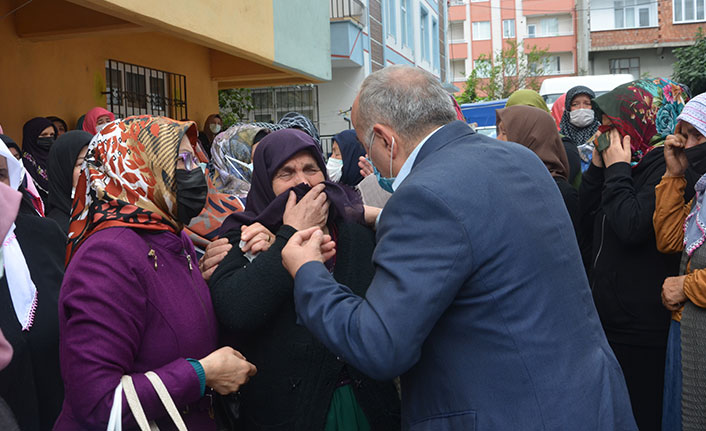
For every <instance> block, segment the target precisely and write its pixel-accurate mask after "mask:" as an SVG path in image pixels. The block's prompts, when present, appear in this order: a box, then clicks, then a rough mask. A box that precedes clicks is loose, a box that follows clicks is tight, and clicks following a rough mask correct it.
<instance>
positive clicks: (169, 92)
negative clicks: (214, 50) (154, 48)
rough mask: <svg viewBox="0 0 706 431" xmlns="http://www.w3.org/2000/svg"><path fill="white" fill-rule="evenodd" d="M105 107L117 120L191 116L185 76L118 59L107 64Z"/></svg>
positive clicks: (108, 61) (179, 118) (178, 118)
mask: <svg viewBox="0 0 706 431" xmlns="http://www.w3.org/2000/svg"><path fill="white" fill-rule="evenodd" d="M105 78H106V79H105V82H106V85H105V87H106V91H105V94H106V105H107V108H108V110H109V111H110V112H112V113H113V114H115V116H116V117H128V116H131V115H163V116H167V117H171V118H175V119H177V120H181V119H182V118H186V117H188V115H187V110H186V76H184V75H178V74H175V73H169V72H164V71H162V70H156V69H150V68H148V67H144V66H138V65H135V64H129V63H123V62H120V61H116V60H107V61H106V62H105Z"/></svg>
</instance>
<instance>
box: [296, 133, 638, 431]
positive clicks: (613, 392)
mask: <svg viewBox="0 0 706 431" xmlns="http://www.w3.org/2000/svg"><path fill="white" fill-rule="evenodd" d="M377 241H378V243H377V247H376V249H375V253H374V255H373V261H374V263H375V266H376V273H375V277H374V279H373V281H372V284H371V286H370V288H369V289H368V291H367V294H366V297H365V298H361V297H358V296H356V295H353V294H352V293H351V292H350V290H349V289H348V288H346V287H345V286H341V285H339V284H337V283H336V282H335V281H334V279H333V278H332V277H331V276H330V275H329V272H328V271H327V270H326V268H325V267H324V265H322V264H320V263H318V262H309V263H307V264H305V265H304V266H302V268H301V269H300V270H299V272H298V273H297V274H296V278H295V289H294V298H295V303H296V307H297V313H298V316H299V318H300V319H301V321H302V322H303V324H305V325H306V327H307V328H308V329H309V330H310V331H311V332H312V333H314V335H316V336H317V337H318V338H319V339H320V340H321V341H322V342H323V343H324V344H325V345H326V346H327V347H328V348H329V349H330V350H331V351H332V352H334V353H336V354H337V355H339V356H341V357H342V358H343V360H345V361H347V362H348V363H350V364H352V365H353V366H354V367H356V368H357V369H359V370H361V371H363V372H364V373H367V374H368V375H370V376H371V377H373V378H377V379H391V378H393V377H395V376H397V375H401V385H402V409H403V412H402V416H403V418H402V427H403V429H406V430H414V431H420V430H430V431H431V430H433V431H443V430H454V431H455V430H466V431H467V430H499V431H511V430H572V431H576V430H586V431H589V430H590V431H596V430H611V431H613V430H636V429H637V427H636V425H635V422H634V419H633V416H632V411H631V408H630V401H629V398H628V393H627V389H626V386H625V381H624V378H623V374H622V372H621V370H620V367H619V365H618V362H617V361H616V359H615V356H614V355H613V353H612V351H611V349H610V347H609V345H608V343H607V341H606V338H605V335H604V334H603V330H602V328H601V325H600V323H599V320H598V315H597V313H596V308H595V306H594V304H593V301H592V298H591V293H590V291H589V286H588V281H587V279H586V275H585V272H584V269H583V266H582V264H581V256H580V254H579V249H578V246H577V244H576V237H575V234H574V231H573V228H572V225H571V220H570V219H569V215H568V214H567V212H566V209H565V206H564V203H563V201H562V198H561V195H560V193H559V190H558V188H557V186H556V183H555V182H554V180H553V179H552V178H551V176H550V175H549V172H548V171H547V169H546V167H545V166H544V165H543V164H542V162H541V161H540V160H539V159H538V158H537V157H536V156H535V155H534V154H533V153H532V152H531V151H530V150H528V149H526V148H524V147H521V146H520V145H517V144H513V143H506V142H500V141H497V140H495V139H491V138H487V137H485V136H482V135H477V134H474V133H473V132H472V131H471V130H470V129H469V128H468V126H466V125H465V124H464V123H462V122H453V123H450V124H448V125H446V126H444V127H443V128H442V129H440V130H439V131H437V132H436V133H435V134H434V135H432V136H431V138H429V140H428V141H427V142H426V143H425V144H424V146H423V147H422V149H421V151H420V152H419V154H418V156H417V159H416V161H415V163H414V166H413V168H412V171H411V172H410V174H409V176H408V177H407V178H406V179H405V180H404V181H403V182H402V184H401V185H400V187H399V188H398V189H397V190H396V191H395V193H394V194H393V195H392V198H390V200H389V201H388V203H387V205H386V206H385V210H384V211H383V213H382V217H381V219H380V224H379V227H378V233H377Z"/></svg>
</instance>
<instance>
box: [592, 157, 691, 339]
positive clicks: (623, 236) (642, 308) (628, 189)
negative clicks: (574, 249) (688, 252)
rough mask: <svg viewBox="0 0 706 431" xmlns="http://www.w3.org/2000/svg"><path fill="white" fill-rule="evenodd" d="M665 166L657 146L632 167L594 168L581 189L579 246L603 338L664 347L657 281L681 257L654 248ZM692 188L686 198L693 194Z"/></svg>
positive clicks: (665, 317) (664, 316) (665, 324)
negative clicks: (657, 199) (654, 222)
mask: <svg viewBox="0 0 706 431" xmlns="http://www.w3.org/2000/svg"><path fill="white" fill-rule="evenodd" d="M665 170H666V165H665V162H664V154H663V149H662V148H657V149H655V150H652V151H650V152H649V153H648V154H647V155H646V156H645V157H644V159H643V160H642V161H641V162H640V163H639V164H638V165H637V166H635V167H634V168H632V167H630V165H629V164H628V163H623V162H621V163H615V164H613V165H612V166H610V167H608V168H605V169H603V168H598V167H596V166H595V165H593V164H591V166H590V167H589V168H588V170H586V172H584V174H583V179H582V181H581V187H580V189H579V199H580V217H581V218H580V225H581V226H580V234H579V236H580V242H581V244H582V247H581V248H582V252H583V253H584V262H585V263H586V265H587V268H589V280H590V282H591V289H592V290H593V299H594V301H595V303H596V308H597V309H598V314H599V315H600V318H601V322H602V324H603V328H604V329H605V332H606V336H607V337H608V340H609V341H611V342H614V343H620V344H627V345H634V346H651V347H663V346H665V345H666V342H667V332H668V329H669V320H670V312H669V311H667V309H666V308H664V306H663V305H662V301H661V291H662V283H663V282H664V279H665V278H667V277H671V276H675V275H677V274H678V273H679V254H673V255H666V254H662V253H660V252H659V251H658V250H657V246H656V239H655V233H654V228H653V227H652V215H653V214H654V210H655V186H656V185H657V184H659V182H660V180H661V179H662V176H663V175H664V172H665ZM693 176H694V175H693V174H690V172H689V171H687V180H689V179H690V178H691V186H687V188H686V196H685V199H686V200H687V201H688V200H689V199H691V197H692V195H693V184H694V180H693Z"/></svg>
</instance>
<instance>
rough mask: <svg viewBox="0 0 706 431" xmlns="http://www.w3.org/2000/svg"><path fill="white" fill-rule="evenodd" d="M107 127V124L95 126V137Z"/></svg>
mask: <svg viewBox="0 0 706 431" xmlns="http://www.w3.org/2000/svg"><path fill="white" fill-rule="evenodd" d="M107 125H108V123H103V124H96V135H97V134H99V133H100V132H101V130H103V128H104V127H105V126H107Z"/></svg>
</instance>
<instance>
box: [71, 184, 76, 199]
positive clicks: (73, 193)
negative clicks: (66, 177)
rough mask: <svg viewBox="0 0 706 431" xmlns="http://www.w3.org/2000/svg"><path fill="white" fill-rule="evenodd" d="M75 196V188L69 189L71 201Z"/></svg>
mask: <svg viewBox="0 0 706 431" xmlns="http://www.w3.org/2000/svg"><path fill="white" fill-rule="evenodd" d="M75 195H76V187H71V200H73V198H74V196H75Z"/></svg>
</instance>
